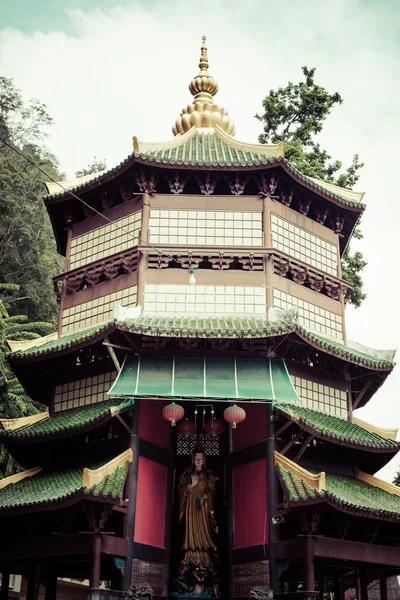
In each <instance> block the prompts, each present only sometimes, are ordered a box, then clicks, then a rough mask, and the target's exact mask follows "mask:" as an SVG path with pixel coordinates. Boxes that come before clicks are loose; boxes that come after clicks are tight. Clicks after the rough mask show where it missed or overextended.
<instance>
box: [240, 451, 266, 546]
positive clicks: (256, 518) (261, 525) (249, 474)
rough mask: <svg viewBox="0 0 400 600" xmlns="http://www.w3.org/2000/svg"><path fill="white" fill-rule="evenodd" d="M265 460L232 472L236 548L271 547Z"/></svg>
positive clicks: (242, 466)
mask: <svg viewBox="0 0 400 600" xmlns="http://www.w3.org/2000/svg"><path fill="white" fill-rule="evenodd" d="M266 469H267V465H266V459H265V458H262V459H260V460H255V461H253V462H250V463H246V464H244V465H239V466H237V467H234V468H233V531H234V542H233V547H234V548H247V547H248V546H256V545H258V544H267V543H268V529H267V527H268V524H267V473H266Z"/></svg>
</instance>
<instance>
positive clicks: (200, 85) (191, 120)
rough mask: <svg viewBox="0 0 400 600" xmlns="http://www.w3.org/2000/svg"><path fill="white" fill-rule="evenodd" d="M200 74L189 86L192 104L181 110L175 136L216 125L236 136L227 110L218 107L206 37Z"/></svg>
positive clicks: (174, 132)
mask: <svg viewBox="0 0 400 600" xmlns="http://www.w3.org/2000/svg"><path fill="white" fill-rule="evenodd" d="M199 69H200V71H199V73H198V75H196V77H194V79H192V81H191V82H190V84H189V91H190V93H191V94H192V96H193V102H192V104H189V105H188V106H185V107H184V108H183V109H182V110H181V114H180V116H179V118H178V119H177V120H176V122H175V125H174V126H173V128H172V132H173V134H174V135H183V134H184V133H187V132H188V131H189V130H190V129H191V128H192V127H198V128H211V129H212V128H214V127H215V126H216V125H219V127H220V128H221V129H222V130H223V131H225V133H227V134H228V135H231V136H233V135H235V132H236V128H235V124H234V122H233V121H232V119H231V118H230V117H229V115H228V112H227V110H226V109H225V108H224V107H223V106H218V104H216V102H215V101H214V98H213V97H214V96H215V94H216V93H217V92H218V90H219V86H218V83H217V81H216V80H215V79H214V77H213V76H212V75H210V74H209V72H208V54H207V45H206V37H205V36H203V37H202V45H201V54H200V62H199Z"/></svg>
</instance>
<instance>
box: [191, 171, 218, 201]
mask: <svg viewBox="0 0 400 600" xmlns="http://www.w3.org/2000/svg"><path fill="white" fill-rule="evenodd" d="M196 180H197V182H198V184H199V186H200V190H201V193H202V194H204V195H205V196H211V194H213V193H214V190H215V186H216V185H217V181H218V180H217V178H216V177H215V176H212V175H210V173H205V174H204V175H199V176H196Z"/></svg>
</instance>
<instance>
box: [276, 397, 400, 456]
mask: <svg viewBox="0 0 400 600" xmlns="http://www.w3.org/2000/svg"><path fill="white" fill-rule="evenodd" d="M277 408H278V410H280V411H281V412H282V413H285V414H286V415H290V416H291V417H293V418H296V419H299V421H300V424H301V423H304V425H306V426H309V427H310V428H312V429H314V430H315V431H316V432H320V433H321V434H323V435H325V436H327V437H329V438H331V439H332V440H338V441H340V442H347V443H351V444H355V445H358V446H363V447H366V448H376V449H379V450H393V451H396V450H399V448H400V444H399V443H398V442H396V441H394V440H391V439H388V438H383V437H381V436H380V435H378V434H376V433H373V432H371V431H368V430H366V429H363V428H362V427H360V426H359V425H357V424H356V423H351V422H350V421H346V420H345V419H340V418H339V417H335V416H333V415H328V414H326V413H323V412H320V411H317V410H312V409H310V408H306V407H305V406H297V405H294V404H278V405H277Z"/></svg>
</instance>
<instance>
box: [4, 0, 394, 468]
mask: <svg viewBox="0 0 400 600" xmlns="http://www.w3.org/2000/svg"><path fill="white" fill-rule="evenodd" d="M382 4H384V5H383V6H382ZM399 16H400V8H399V6H397V5H396V3H392V5H390V4H389V3H387V4H386V3H369V6H367V4H363V3H361V2H351V3H349V2H346V1H345V0H341V1H339V2H335V3H326V2H323V3H321V2H317V1H309V2H305V3H304V2H303V3H298V2H295V1H294V0H287V1H286V2H281V1H279V2H278V1H273V0H272V1H270V2H268V3H266V2H264V1H261V0H259V1H258V0H257V1H255V0H253V2H250V3H249V2H248V1H247V2H244V1H236V2H230V1H229V2H228V1H223V0H219V1H215V2H214V3H213V6H212V8H211V7H210V6H207V7H205V8H204V7H202V5H199V4H198V3H193V2H187V1H186V2H179V1H175V2H171V1H169V2H155V3H153V4H151V3H148V2H146V3H145V2H143V4H142V5H141V4H140V3H131V4H129V6H125V7H123V6H121V7H119V8H113V9H109V10H107V11H106V12H105V11H102V10H95V11H89V12H84V11H82V10H79V11H73V12H70V13H69V14H68V15H66V17H65V18H66V19H68V21H69V24H70V25H71V24H72V26H73V28H72V30H73V31H74V32H75V33H74V35H67V34H66V33H64V32H62V31H57V32H47V33H40V32H37V33H35V34H34V35H30V36H28V35H24V34H23V33H21V32H19V31H15V30H9V29H8V30H7V29H5V30H3V31H0V69H1V72H2V74H3V75H5V76H9V77H13V78H14V80H15V82H16V84H17V85H18V86H19V87H20V88H22V90H23V91H24V94H25V95H26V96H27V97H32V96H35V97H38V98H40V99H41V100H42V101H44V102H46V103H47V105H48V108H49V112H50V113H51V114H52V116H53V117H54V119H55V121H56V124H55V126H54V127H53V128H52V130H51V136H50V138H49V145H50V147H51V150H52V151H53V152H54V153H55V154H56V155H57V156H58V158H59V160H60V162H61V167H62V168H63V169H64V170H66V171H67V172H68V174H69V175H73V173H74V172H75V171H76V170H77V169H79V168H81V167H83V166H86V165H87V164H88V163H89V162H90V161H91V159H92V158H93V156H94V155H96V156H97V157H98V158H107V164H108V166H109V167H111V166H113V165H114V164H116V163H118V162H119V161H120V160H121V159H123V158H124V157H125V156H126V155H127V154H128V153H130V152H131V149H132V145H131V138H132V135H137V136H138V137H139V139H144V140H160V141H162V140H165V139H169V138H170V137H172V133H171V127H172V124H173V122H174V121H175V119H176V117H177V116H178V115H179V112H180V110H181V108H182V106H184V105H185V104H186V103H188V102H189V101H190V99H191V97H190V94H189V92H188V89H187V86H188V83H189V81H190V79H191V78H192V77H193V76H194V75H195V74H196V73H197V63H198V58H199V46H200V38H201V36H202V35H203V34H205V35H207V37H208V46H209V58H210V72H211V73H212V74H213V75H214V76H215V77H216V79H217V80H218V82H219V84H220V92H219V94H218V96H217V98H218V101H219V102H220V103H221V104H223V105H224V106H226V107H227V108H228V110H229V112H230V114H231V116H232V117H233V119H234V120H235V122H236V126H237V138H238V139H243V140H246V141H256V139H257V135H258V133H259V131H260V125H259V123H258V122H257V121H256V120H255V119H254V118H253V115H254V114H255V113H256V112H257V111H259V110H260V109H261V100H262V98H263V96H264V95H265V94H266V93H267V92H268V91H269V89H271V88H273V87H277V86H279V85H285V83H286V82H287V81H288V80H289V79H290V80H292V81H296V80H298V79H299V77H300V67H301V66H302V65H304V64H306V65H308V66H316V67H317V80H318V82H320V83H321V85H325V86H327V87H328V89H329V90H331V91H336V90H338V91H340V93H341V94H342V96H343V98H344V100H345V103H344V104H343V106H341V107H339V108H336V109H335V110H334V111H333V113H332V116H331V117H330V120H329V122H328V123H327V126H326V130H325V131H324V134H323V136H322V138H321V141H322V144H323V145H325V146H326V148H327V149H328V150H329V151H330V152H331V153H332V155H333V156H334V157H340V158H342V159H343V160H344V162H345V163H346V162H347V163H348V162H350V161H351V157H352V154H353V153H354V152H355V151H357V152H359V154H360V156H361V158H362V160H363V161H364V162H365V164H366V166H365V169H364V172H363V175H362V178H361V180H360V182H359V185H358V186H357V187H358V188H359V189H363V190H366V191H367V194H366V198H365V199H366V203H367V204H368V209H367V211H366V214H365V217H364V218H363V232H364V235H365V239H364V240H363V241H362V242H360V243H358V244H357V245H358V247H359V248H360V249H361V250H362V251H363V252H364V254H365V257H366V259H367V260H368V263H369V264H368V267H367V269H366V271H365V285H366V291H367V293H368V299H367V301H366V302H365V303H364V305H363V307H362V308H361V309H359V310H357V311H354V310H348V319H347V331H348V335H349V337H351V338H352V339H355V340H357V341H359V342H361V343H364V344H367V345H370V346H376V347H384V348H385V347H389V348H390V347H397V346H399V340H400V332H399V317H398V308H397V304H398V298H399V292H400V289H399V281H398V279H399V266H398V256H399V234H398V224H399V222H400V208H399V207H400V202H399V201H398V199H397V196H398V191H397V184H396V180H397V172H398V164H397V162H398V159H397V154H398V149H397V145H398V138H399V133H400V128H399V118H398V97H399V95H400V83H399V80H398V77H397V74H398V72H399V56H398V54H397V55H396V54H395V53H394V48H395V46H394V41H395V37H396V34H398V31H396V27H398V25H397V24H398V23H399V22H400V19H399ZM69 30H71V27H70V28H69ZM399 387H400V369H397V370H395V372H394V373H393V374H392V375H391V376H390V377H389V379H388V381H387V382H386V384H385V385H384V386H383V388H382V389H381V390H380V391H379V392H378V393H377V394H376V396H375V397H374V399H373V400H372V401H371V402H370V403H369V405H368V406H367V407H366V408H365V409H363V410H362V411H360V416H361V417H363V418H367V419H369V420H371V421H373V422H374V423H376V424H377V425H380V426H387V427H393V426H396V425H397V426H400V404H399V400H398V393H397V390H398V389H399ZM398 463H399V459H396V463H395V464H396V465H397V464H398ZM394 470H395V466H393V465H391V466H390V467H389V468H387V469H385V471H384V474H385V476H386V477H389V478H391V477H392V476H393V473H394Z"/></svg>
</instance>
